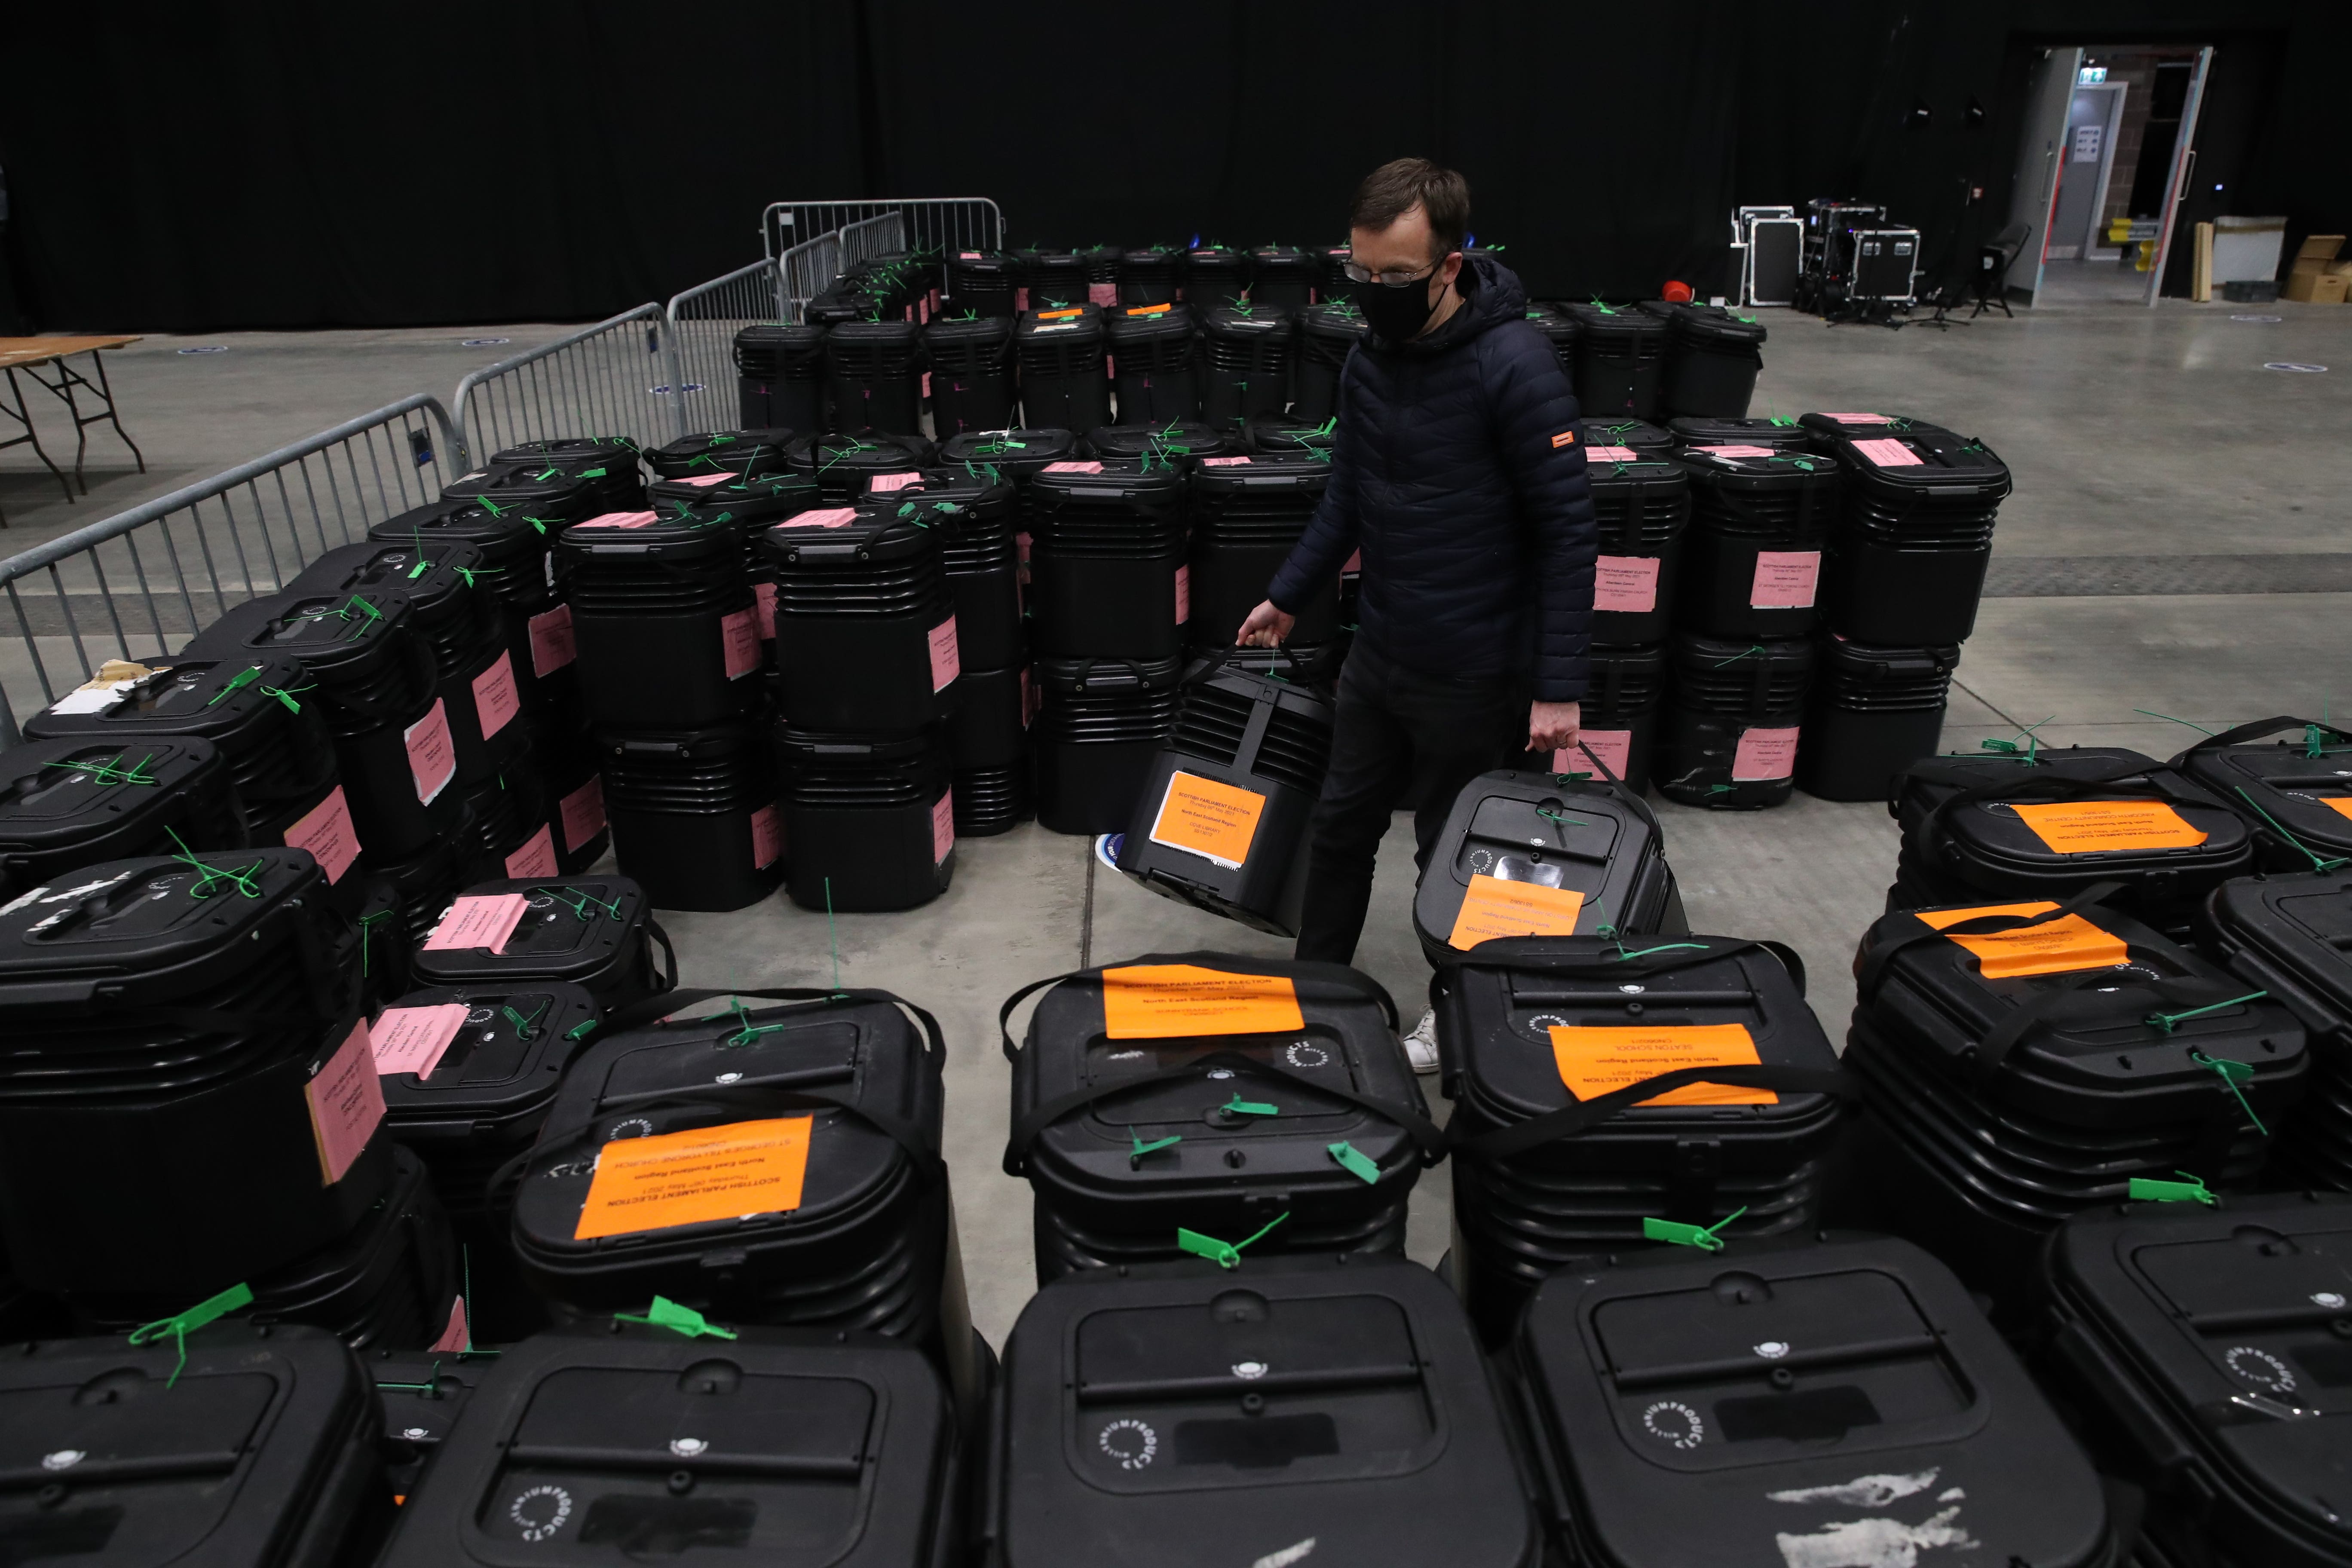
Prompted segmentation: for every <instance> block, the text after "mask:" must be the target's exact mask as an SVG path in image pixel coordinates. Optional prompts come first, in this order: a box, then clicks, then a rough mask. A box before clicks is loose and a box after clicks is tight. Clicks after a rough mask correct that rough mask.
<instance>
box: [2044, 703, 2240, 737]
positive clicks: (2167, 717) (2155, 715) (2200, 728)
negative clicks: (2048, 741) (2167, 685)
mask: <svg viewBox="0 0 2352 1568" xmlns="http://www.w3.org/2000/svg"><path fill="white" fill-rule="evenodd" d="M2132 711H2133V712H2135V713H2145V714H2147V716H2148V717H2149V718H2151V719H2161V720H2163V721H2165V722H2166V723H2168V724H2181V725H2186V726H2187V727H2188V728H2189V729H2191V730H2194V731H2197V732H2198V733H2199V734H2200V735H2212V734H2218V733H2219V732H2220V731H2214V730H2208V729H2207V728H2205V726H2204V725H2202V724H2200V723H2199V722H2197V721H2196V720H2194V719H2176V718H2174V717H2173V716H2172V715H2171V714H2169V713H2159V712H2158V711H2157V710H2155V709H2153V708H2135V709H2133V710H2132ZM2042 722H2043V723H2045V724H2047V723H2048V722H2049V720H2047V719H2044V720H2043V721H2042Z"/></svg>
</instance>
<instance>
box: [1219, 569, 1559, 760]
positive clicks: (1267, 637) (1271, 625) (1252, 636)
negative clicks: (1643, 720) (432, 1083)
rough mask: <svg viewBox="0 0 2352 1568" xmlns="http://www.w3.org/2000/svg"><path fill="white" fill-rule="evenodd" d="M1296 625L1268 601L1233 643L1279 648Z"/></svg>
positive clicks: (1296, 620)
mask: <svg viewBox="0 0 2352 1568" xmlns="http://www.w3.org/2000/svg"><path fill="white" fill-rule="evenodd" d="M1297 624H1298V617H1297V616H1286V615H1285V614H1283V613H1282V612H1281V611H1280V610H1278V609H1276V607H1275V604H1274V601H1273V600H1272V599H1268V600H1266V601H1265V603H1263V604H1261V605H1258V607H1257V608H1256V609H1255V610H1252V611H1251V612H1250V613H1249V619H1247V620H1245V621H1244V622H1243V623H1242V629H1241V632H1240V635H1238V636H1236V637H1234V644H1235V645H1236V646H1238V647H1281V646H1282V640H1283V639H1284V638H1285V637H1288V636H1289V635H1290V628H1291V627H1293V626H1297ZM1569 706H1570V710H1573V709H1574V708H1575V704H1574V703H1570V704H1569ZM1575 724H1576V721H1575V719H1574V718H1573V717H1572V716H1571V717H1570V720H1569V727H1570V730H1571V731H1573V730H1574V728H1575Z"/></svg>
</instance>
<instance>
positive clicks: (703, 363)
mask: <svg viewBox="0 0 2352 1568" xmlns="http://www.w3.org/2000/svg"><path fill="white" fill-rule="evenodd" d="M782 290H783V269H782V268H781V267H780V266H779V265H778V264H777V263H776V262H775V261H773V260H767V261H755V262H753V263H751V266H749V267H739V268H736V269H735V270H734V271H732V272H730V273H729V274H727V276H726V277H724V278H714V279H711V280H710V281H709V282H708V283H701V284H697V285H696V286H695V287H694V288H691V289H688V290H687V291H686V292H684V293H683V294H680V295H678V296H677V297H676V298H675V299H673V300H670V302H669V308H668V309H667V310H665V311H664V312H663V313H662V314H663V320H664V323H665V325H666V328H667V331H665V332H664V334H663V336H664V342H665V348H666V351H667V362H666V363H667V366H668V371H669V375H668V380H669V384H670V386H671V387H672V388H673V389H674V390H673V393H672V402H673V404H674V405H675V406H676V408H677V414H678V418H679V420H680V425H679V427H678V431H677V433H678V434H679V435H685V434H687V433H688V432H689V431H694V430H727V429H732V428H733V427H734V426H735V424H736V423H737V421H738V419H739V418H740V414H739V412H738V405H737V402H736V396H735V377H736V371H735V334H736V333H737V332H739V331H742V330H743V329H744V328H745V327H749V326H753V325H756V324H758V323H761V322H768V321H782V320H783V319H784V317H785V310H786V306H787V301H786V300H784V298H783V293H782Z"/></svg>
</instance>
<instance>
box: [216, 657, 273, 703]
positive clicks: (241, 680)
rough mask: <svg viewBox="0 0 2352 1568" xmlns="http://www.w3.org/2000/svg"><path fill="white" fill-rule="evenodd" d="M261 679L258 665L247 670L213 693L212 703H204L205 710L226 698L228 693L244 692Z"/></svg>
mask: <svg viewBox="0 0 2352 1568" xmlns="http://www.w3.org/2000/svg"><path fill="white" fill-rule="evenodd" d="M258 679H261V666H259V665H255V666H254V667H253V668H251V669H248V670H247V671H245V672H244V673H243V674H241V675H239V676H237V677H236V679H232V680H231V681H230V682H229V683H228V684H227V685H226V686H224V687H222V688H221V689H219V690H218V691H215V692H214V693H213V700H212V702H207V703H205V707H207V708H210V707H211V706H213V703H215V702H218V701H219V700H221V699H222V698H224V697H226V696H227V695H228V694H229V693H230V692H232V691H242V690H244V689H246V688H247V687H248V686H250V685H252V684H253V683H254V682H255V681H257V680H258Z"/></svg>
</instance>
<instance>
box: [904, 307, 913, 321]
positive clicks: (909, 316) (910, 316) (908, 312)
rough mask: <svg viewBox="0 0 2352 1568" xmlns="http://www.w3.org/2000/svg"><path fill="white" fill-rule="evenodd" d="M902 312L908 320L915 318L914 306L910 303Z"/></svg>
mask: <svg viewBox="0 0 2352 1568" xmlns="http://www.w3.org/2000/svg"><path fill="white" fill-rule="evenodd" d="M904 314H905V316H906V319H907V320H908V321H913V320H914V319H915V307H913V306H912V305H909V306H908V307H907V309H906V310H905V312H904Z"/></svg>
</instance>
